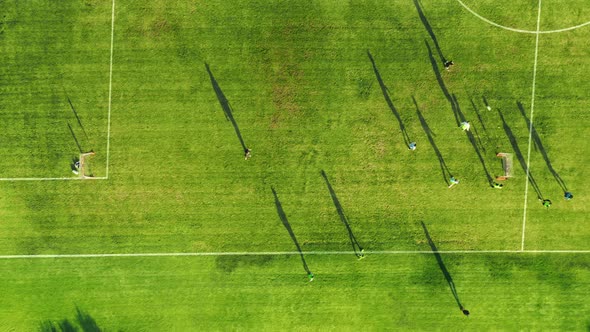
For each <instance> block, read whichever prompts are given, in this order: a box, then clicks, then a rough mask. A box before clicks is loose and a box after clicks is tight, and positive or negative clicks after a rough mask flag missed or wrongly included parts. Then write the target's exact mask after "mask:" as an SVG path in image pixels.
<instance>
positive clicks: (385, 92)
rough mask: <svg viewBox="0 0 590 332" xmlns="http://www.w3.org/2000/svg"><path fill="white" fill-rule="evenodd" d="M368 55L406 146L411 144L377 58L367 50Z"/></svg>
mask: <svg viewBox="0 0 590 332" xmlns="http://www.w3.org/2000/svg"><path fill="white" fill-rule="evenodd" d="M367 55H368V56H369V60H371V64H372V65H373V70H374V71H375V76H376V77H377V82H379V86H380V87H381V92H382V93H383V98H385V102H386V103H387V106H389V109H390V110H391V113H393V115H394V116H395V118H396V119H397V122H398V124H399V129H400V130H401V132H402V135H403V137H404V142H405V143H406V146H409V145H410V142H411V140H410V136H409V135H408V132H407V130H406V126H405V125H404V122H403V121H402V118H401V116H400V115H399V112H398V111H397V109H396V108H395V106H394V105H393V102H392V101H391V98H390V97H389V89H387V86H385V83H383V79H382V78H381V74H379V70H378V69H377V66H376V65H375V60H374V59H373V56H372V55H371V52H370V51H367Z"/></svg>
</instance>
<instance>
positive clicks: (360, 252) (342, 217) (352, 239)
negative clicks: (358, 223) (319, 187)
mask: <svg viewBox="0 0 590 332" xmlns="http://www.w3.org/2000/svg"><path fill="white" fill-rule="evenodd" d="M321 173H322V177H323V178H324V180H325V181H326V186H328V190H329V191H330V196H331V197H332V201H333V202H334V206H335V207H336V211H337V212H338V216H340V220H341V221H342V223H343V224H344V226H345V227H346V230H347V231H348V238H349V239H350V244H351V245H352V250H353V251H354V254H355V255H356V257H357V258H359V259H361V258H364V257H365V250H364V249H363V247H361V245H360V243H359V242H358V241H357V239H356V237H355V236H354V233H353V232H352V229H351V228H350V225H349V224H348V218H347V217H346V215H345V214H344V209H342V205H340V201H339V200H338V196H336V192H335V191H334V189H333V188H332V185H331V184H330V181H329V180H328V176H327V175H326V172H324V170H322V172H321ZM357 248H358V251H357Z"/></svg>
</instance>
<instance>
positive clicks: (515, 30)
mask: <svg viewBox="0 0 590 332" xmlns="http://www.w3.org/2000/svg"><path fill="white" fill-rule="evenodd" d="M457 2H459V4H461V6H463V8H465V9H466V10H467V11H468V12H470V13H471V14H472V15H473V16H475V17H477V18H479V19H480V20H482V21H484V22H486V23H488V24H490V25H493V26H495V27H498V28H501V29H505V30H509V31H513V32H519V33H530V34H540V33H542V34H546V33H558V32H565V31H570V30H575V29H578V28H581V27H584V26H586V25H590V21H588V22H584V23H582V24H578V25H574V26H571V27H568V28H563V29H557V30H545V31H541V30H538V29H537V30H536V31H533V30H524V29H516V28H511V27H507V26H505V25H501V24H498V23H496V22H494V21H492V20H489V19H487V18H485V17H483V16H481V15H479V14H478V13H477V12H475V11H474V10H473V9H471V8H469V7H468V6H467V5H466V4H464V3H463V1H461V0H457Z"/></svg>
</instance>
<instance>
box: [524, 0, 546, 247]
mask: <svg viewBox="0 0 590 332" xmlns="http://www.w3.org/2000/svg"><path fill="white" fill-rule="evenodd" d="M541 1H542V0H539V11H538V13H537V32H538V31H539V30H540V26H541ZM538 55H539V34H538V33H537V36H536V41H535V62H534V65H533V88H532V92H531V114H530V116H529V120H530V123H529V147H528V152H527V160H526V180H525V185H524V209H523V213H522V240H521V243H520V250H524V236H525V230H526V209H527V201H528V193H529V174H530V168H531V146H532V144H531V142H532V138H533V116H534V115H535V85H536V80H537V59H538Z"/></svg>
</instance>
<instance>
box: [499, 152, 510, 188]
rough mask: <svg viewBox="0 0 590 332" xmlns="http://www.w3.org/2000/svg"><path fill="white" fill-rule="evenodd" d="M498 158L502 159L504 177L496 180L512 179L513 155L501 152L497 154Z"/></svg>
mask: <svg viewBox="0 0 590 332" xmlns="http://www.w3.org/2000/svg"><path fill="white" fill-rule="evenodd" d="M496 157H498V158H502V168H503V169H504V175H501V176H497V177H496V180H498V181H504V180H508V179H509V178H511V177H512V153H505V152H500V153H497V154H496Z"/></svg>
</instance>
